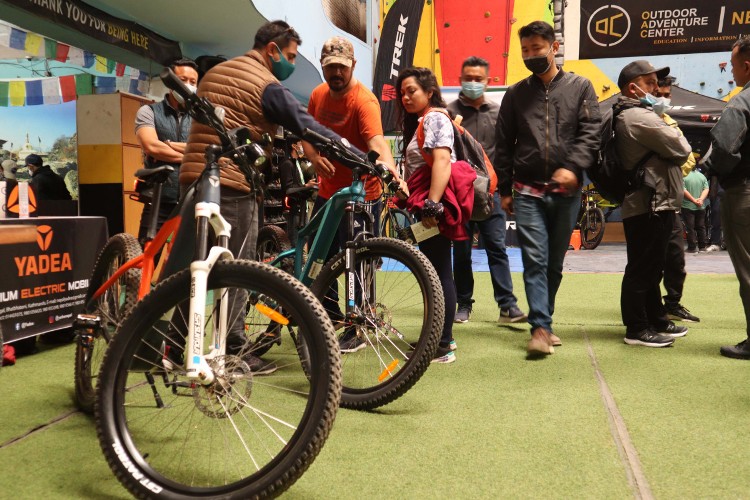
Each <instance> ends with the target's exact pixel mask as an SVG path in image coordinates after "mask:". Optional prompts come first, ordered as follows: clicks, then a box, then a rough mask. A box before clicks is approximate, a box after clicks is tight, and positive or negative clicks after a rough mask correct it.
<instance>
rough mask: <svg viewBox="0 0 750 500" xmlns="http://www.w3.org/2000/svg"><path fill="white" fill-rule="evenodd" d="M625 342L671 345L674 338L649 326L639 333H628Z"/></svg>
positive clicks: (659, 345) (649, 345)
mask: <svg viewBox="0 0 750 500" xmlns="http://www.w3.org/2000/svg"><path fill="white" fill-rule="evenodd" d="M625 343H626V344H630V345H645V346H646V347H669V346H671V345H672V344H674V339H673V338H672V337H670V336H668V335H662V334H661V333H656V332H655V331H653V330H651V329H649V328H647V329H645V330H643V331H640V332H637V333H626V334H625Z"/></svg>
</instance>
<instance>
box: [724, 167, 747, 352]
mask: <svg viewBox="0 0 750 500" xmlns="http://www.w3.org/2000/svg"><path fill="white" fill-rule="evenodd" d="M721 227H722V229H723V230H724V240H725V242H726V244H727V250H728V251H729V257H730V258H731V259H732V265H734V272H735V273H736V274H737V279H738V280H739V282H740V298H741V299H742V306H743V307H744V309H745V322H746V324H747V333H748V337H750V182H748V183H746V184H741V185H739V186H735V187H731V188H729V189H726V190H725V191H724V194H723V195H722V198H721Z"/></svg>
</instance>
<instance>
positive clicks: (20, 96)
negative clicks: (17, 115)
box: [8, 80, 26, 106]
mask: <svg viewBox="0 0 750 500" xmlns="http://www.w3.org/2000/svg"><path fill="white" fill-rule="evenodd" d="M8 95H9V96H10V105H11V106H23V105H24V103H25V102H26V82H24V81H21V80H16V81H12V82H10V87H9V89H8Z"/></svg>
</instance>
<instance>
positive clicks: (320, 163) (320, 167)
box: [311, 155, 336, 179]
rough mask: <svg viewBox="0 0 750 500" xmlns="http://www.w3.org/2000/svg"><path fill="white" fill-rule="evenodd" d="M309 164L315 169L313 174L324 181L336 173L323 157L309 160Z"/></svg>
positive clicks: (334, 168)
mask: <svg viewBox="0 0 750 500" xmlns="http://www.w3.org/2000/svg"><path fill="white" fill-rule="evenodd" d="M311 163H312V164H313V167H314V168H315V172H316V173H317V174H318V175H320V176H321V177H325V178H326V179H330V178H331V177H333V174H334V172H336V167H334V166H333V163H331V161H330V160H329V159H328V158H326V157H325V156H321V155H318V157H317V158H315V159H313V160H311Z"/></svg>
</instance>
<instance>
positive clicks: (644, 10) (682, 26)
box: [579, 0, 750, 59]
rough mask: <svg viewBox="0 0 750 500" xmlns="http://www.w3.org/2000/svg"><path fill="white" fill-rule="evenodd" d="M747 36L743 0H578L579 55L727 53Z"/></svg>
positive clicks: (747, 8)
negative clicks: (613, 0)
mask: <svg viewBox="0 0 750 500" xmlns="http://www.w3.org/2000/svg"><path fill="white" fill-rule="evenodd" d="M747 34H750V3H748V1H747V0H716V1H706V0H659V1H658V2H654V1H653V0H630V1H627V0H625V1H620V2H617V3H615V2H611V1H608V0H581V29H580V50H579V58H580V59H597V58H610V57H629V56H650V55H660V54H689V53H695V52H729V50H731V47H732V43H733V42H734V40H736V39H737V38H739V37H740V36H742V35H747Z"/></svg>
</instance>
